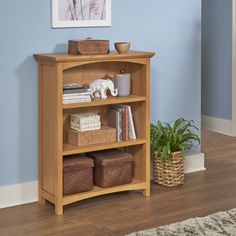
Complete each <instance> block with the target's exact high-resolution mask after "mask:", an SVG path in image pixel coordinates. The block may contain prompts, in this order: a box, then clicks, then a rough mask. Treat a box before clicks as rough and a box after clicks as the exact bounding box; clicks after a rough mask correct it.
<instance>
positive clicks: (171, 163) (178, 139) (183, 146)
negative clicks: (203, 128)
mask: <svg viewBox="0 0 236 236" xmlns="http://www.w3.org/2000/svg"><path fill="white" fill-rule="evenodd" d="M196 132H199V130H198V128H197V127H196V126H195V125H194V121H192V120H190V121H188V120H185V119H184V118H180V119H177V120H176V121H175V122H174V124H173V125H171V124H169V123H162V122H160V121H158V122H157V124H156V125H154V124H151V155H152V157H154V160H153V167H154V168H153V169H154V181H155V182H156V183H158V184H160V185H164V186H167V187H172V186H178V185H181V184H183V183H184V151H185V150H189V149H191V148H192V147H193V146H194V145H195V144H200V139H199V137H198V135H197V134H196Z"/></svg>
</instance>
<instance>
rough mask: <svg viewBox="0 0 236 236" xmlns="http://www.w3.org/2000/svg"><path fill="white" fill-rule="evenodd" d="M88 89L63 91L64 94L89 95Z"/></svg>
mask: <svg viewBox="0 0 236 236" xmlns="http://www.w3.org/2000/svg"><path fill="white" fill-rule="evenodd" d="M88 90H89V89H88V88H84V87H83V88H76V89H63V94H64V95H65V94H73V93H88Z"/></svg>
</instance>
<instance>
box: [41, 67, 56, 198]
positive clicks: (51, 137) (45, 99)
mask: <svg viewBox="0 0 236 236" xmlns="http://www.w3.org/2000/svg"><path fill="white" fill-rule="evenodd" d="M42 78H43V82H42V95H41V100H42V101H41V102H42V122H41V124H42V173H43V174H42V176H43V178H42V188H43V190H44V191H46V192H48V193H50V194H51V195H54V194H55V174H56V168H57V166H56V160H57V159H58V158H59V156H58V145H59V144H58V134H59V130H58V109H59V108H58V106H57V104H58V99H59V98H58V90H57V88H58V78H57V68H56V67H55V66H48V65H44V66H43V69H42Z"/></svg>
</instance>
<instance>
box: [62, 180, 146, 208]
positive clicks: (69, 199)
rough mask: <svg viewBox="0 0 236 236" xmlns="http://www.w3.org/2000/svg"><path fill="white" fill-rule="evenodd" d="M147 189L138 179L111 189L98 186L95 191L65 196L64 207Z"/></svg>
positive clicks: (94, 188) (144, 183)
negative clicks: (94, 198)
mask: <svg viewBox="0 0 236 236" xmlns="http://www.w3.org/2000/svg"><path fill="white" fill-rule="evenodd" d="M145 188H146V182H142V181H139V180H136V179H133V181H132V182H131V183H130V184H125V185H120V186H115V187H110V188H99V187H97V186H94V187H93V189H92V190H91V191H89V192H84V193H78V194H73V195H68V196H64V197H63V205H68V204H70V203H73V202H77V201H80V200H84V199H87V198H91V197H97V196H100V195H104V194H110V193H116V192H122V191H129V190H142V189H145Z"/></svg>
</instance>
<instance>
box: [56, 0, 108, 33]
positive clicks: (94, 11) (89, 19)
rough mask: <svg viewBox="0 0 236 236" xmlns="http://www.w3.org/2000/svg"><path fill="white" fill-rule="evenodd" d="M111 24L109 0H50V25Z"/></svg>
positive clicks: (81, 25) (103, 25)
mask: <svg viewBox="0 0 236 236" xmlns="http://www.w3.org/2000/svg"><path fill="white" fill-rule="evenodd" d="M105 26H111V0H52V27H53V28H67V27H105Z"/></svg>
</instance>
